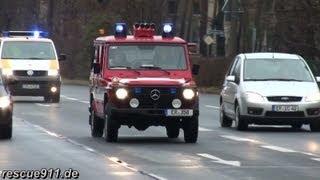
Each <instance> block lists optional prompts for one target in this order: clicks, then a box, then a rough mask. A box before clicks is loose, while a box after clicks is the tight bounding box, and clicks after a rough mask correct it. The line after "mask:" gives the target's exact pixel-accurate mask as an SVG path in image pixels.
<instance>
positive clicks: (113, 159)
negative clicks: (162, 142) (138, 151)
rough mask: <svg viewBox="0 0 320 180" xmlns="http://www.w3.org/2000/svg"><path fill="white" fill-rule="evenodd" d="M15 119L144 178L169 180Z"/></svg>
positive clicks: (37, 126)
mask: <svg viewBox="0 0 320 180" xmlns="http://www.w3.org/2000/svg"><path fill="white" fill-rule="evenodd" d="M14 118H16V119H19V120H21V121H23V122H25V123H26V124H28V125H29V126H31V127H34V128H36V129H38V130H40V131H42V132H44V133H47V134H48V135H50V136H53V137H56V138H59V139H62V140H65V141H66V142H69V143H71V144H73V145H76V146H79V147H81V148H83V149H84V150H86V151H89V152H92V153H95V154H98V155H101V156H103V157H105V158H107V159H108V160H110V161H112V162H114V163H116V164H118V165H120V166H122V167H124V168H126V169H129V170H131V171H133V172H136V173H139V174H141V175H144V176H148V177H151V178H153V179H156V180H167V179H166V178H164V177H161V176H158V175H155V174H152V173H148V172H146V171H143V170H138V169H136V168H133V167H131V166H130V165H129V164H128V163H126V162H124V161H122V160H120V159H119V158H117V157H109V156H107V155H105V154H103V153H100V152H98V151H96V150H94V149H92V148H91V147H89V146H86V145H84V144H81V143H78V142H76V141H74V140H72V139H70V138H67V137H65V136H62V135H60V134H57V133H54V132H51V131H49V130H47V129H45V128H43V127H41V126H39V125H36V124H33V123H30V122H29V121H26V120H24V119H21V118H19V117H14Z"/></svg>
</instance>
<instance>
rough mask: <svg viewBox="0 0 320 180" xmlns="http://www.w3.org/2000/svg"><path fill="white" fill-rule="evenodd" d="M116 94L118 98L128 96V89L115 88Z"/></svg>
mask: <svg viewBox="0 0 320 180" xmlns="http://www.w3.org/2000/svg"><path fill="white" fill-rule="evenodd" d="M116 96H117V98H118V99H121V100H123V99H125V98H126V97H127V96H128V91H127V90H126V89H124V88H120V89H117V91H116Z"/></svg>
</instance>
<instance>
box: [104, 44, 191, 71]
mask: <svg viewBox="0 0 320 180" xmlns="http://www.w3.org/2000/svg"><path fill="white" fill-rule="evenodd" d="M108 59H109V61H108V65H109V68H110V69H116V68H126V69H164V70H184V69H186V68H187V64H186V57H185V51H184V47H183V46H179V45H177V46H174V45H119V46H110V48H109V58H108Z"/></svg>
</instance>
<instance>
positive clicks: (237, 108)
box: [235, 106, 240, 128]
mask: <svg viewBox="0 0 320 180" xmlns="http://www.w3.org/2000/svg"><path fill="white" fill-rule="evenodd" d="M235 113H236V118H235V126H236V128H238V126H239V116H240V112H239V106H237V107H236V112H235Z"/></svg>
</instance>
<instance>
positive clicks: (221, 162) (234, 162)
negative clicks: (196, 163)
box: [197, 153, 241, 167]
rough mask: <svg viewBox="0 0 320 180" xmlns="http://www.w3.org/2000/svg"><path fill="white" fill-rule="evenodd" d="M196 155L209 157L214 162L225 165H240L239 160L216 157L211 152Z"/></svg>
mask: <svg viewBox="0 0 320 180" xmlns="http://www.w3.org/2000/svg"><path fill="white" fill-rule="evenodd" d="M197 155H198V156H201V157H204V158H208V159H211V160H213V162H215V163H219V164H225V165H230V166H236V167H240V166H241V162H240V161H227V160H223V159H221V158H218V157H216V156H213V155H211V154H206V153H199V154H197Z"/></svg>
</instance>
